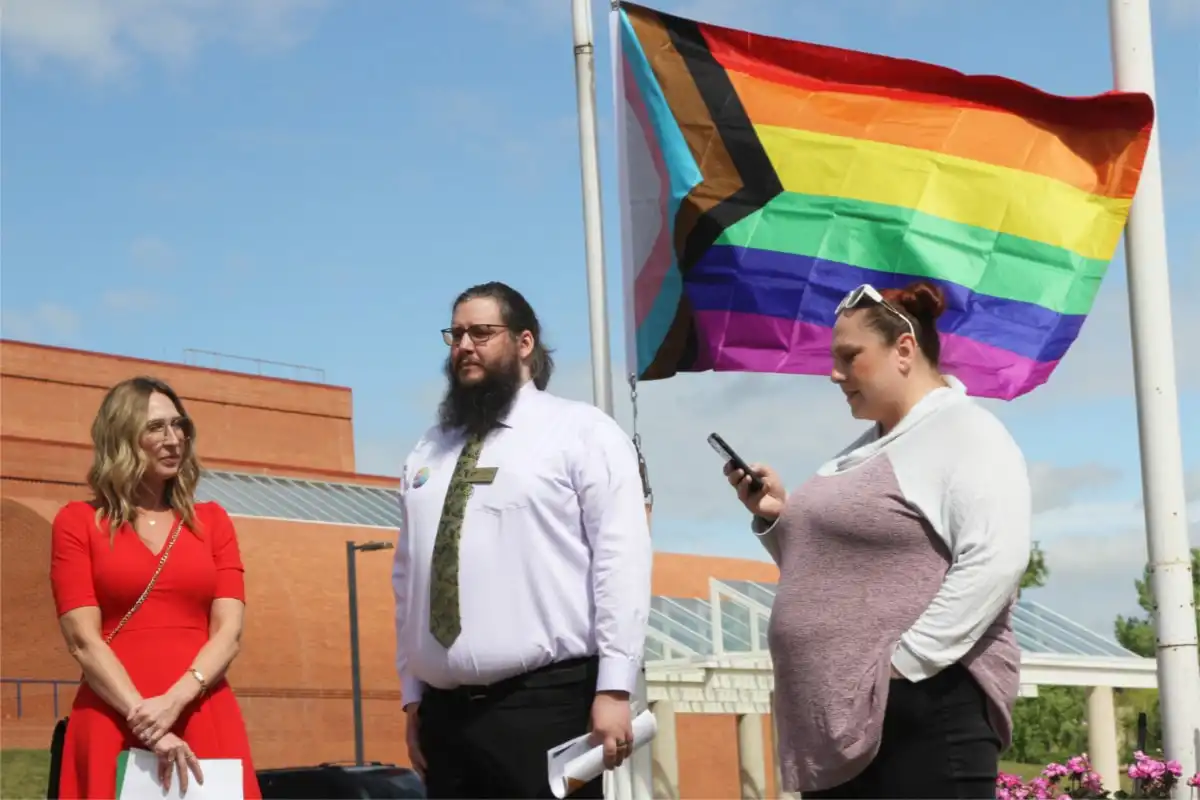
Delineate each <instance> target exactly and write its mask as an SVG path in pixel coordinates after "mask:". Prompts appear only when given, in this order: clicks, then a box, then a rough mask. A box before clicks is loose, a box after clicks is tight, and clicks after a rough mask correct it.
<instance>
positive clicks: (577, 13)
mask: <svg viewBox="0 0 1200 800" xmlns="http://www.w3.org/2000/svg"><path fill="white" fill-rule="evenodd" d="M571 29H572V32H573V35H574V39H575V99H576V102H577V104H578V106H579V156H580V162H579V166H580V173H581V178H582V181H583V242H584V251H585V254H586V263H587V284H588V322H589V327H590V329H591V338H592V397H593V402H595V404H596V405H597V406H599V407H600V408H601V409H602V410H603V411H604V412H605V413H606V414H608V415H609V416H612V414H613V392H612V355H611V353H610V351H609V341H608V307H607V305H608V304H607V300H606V292H607V287H606V284H605V278H604V226H603V217H602V209H601V197H600V157H599V150H600V145H599V141H598V137H597V133H596V55H595V46H594V43H593V36H592V4H591V0H571ZM633 700H634V701H635V702H636V703H637V704H639V705H640V706H643V707H645V705H646V678H645V675H644V674H643V675H641V676H640V677H639V679H638V686H637V691H636V693H635V696H634V698H633ZM634 713H636V710H635V712H634ZM633 763H637V765H638V769H637V774H636V775H635V774H634V770H633ZM649 768H650V763H649V759H648V758H642V759H631V761H629V762H626V764H625V765H622V767H621V768H620V769H618V770H616V771H614V772H613V773H612V774H611V775H610V776H608V777H607V779H606V783H605V786H606V791H605V793H606V795H607V796H608V797H609V798H612V800H627V799H628V798H635V800H649V798H650V788H649V787H650V785H651V784H650V781H651V775H650V769H649Z"/></svg>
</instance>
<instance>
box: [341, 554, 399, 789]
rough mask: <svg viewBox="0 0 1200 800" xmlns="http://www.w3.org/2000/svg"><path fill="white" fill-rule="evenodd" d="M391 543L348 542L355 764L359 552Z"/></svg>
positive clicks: (357, 751)
mask: <svg viewBox="0 0 1200 800" xmlns="http://www.w3.org/2000/svg"><path fill="white" fill-rule="evenodd" d="M392 546H393V545H392V543H391V542H363V543H362V544H358V543H357V542H351V541H348V542H346V584H347V589H348V591H347V594H349V596H350V695H351V697H352V698H353V700H354V763H355V764H358V765H359V766H361V765H362V763H363V714H362V678H361V677H360V675H359V656H358V567H357V563H356V562H357V556H358V554H359V552H363V553H367V552H370V551H372V550H391V549H392Z"/></svg>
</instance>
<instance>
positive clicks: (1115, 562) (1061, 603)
mask: <svg viewBox="0 0 1200 800" xmlns="http://www.w3.org/2000/svg"><path fill="white" fill-rule="evenodd" d="M1189 512H1190V514H1189V519H1190V520H1191V526H1190V528H1189V537H1188V538H1189V541H1190V543H1191V546H1193V547H1196V546H1200V504H1193V505H1192V506H1191V507H1189ZM1114 514H1115V516H1116V517H1117V518H1118V519H1119V520H1120V521H1131V520H1133V519H1136V520H1137V526H1136V527H1133V526H1130V527H1125V528H1124V529H1123V530H1121V531H1120V532H1116V533H1112V532H1110V533H1096V532H1088V531H1086V530H1085V528H1086V526H1085V525H1082V524H1080V525H1077V526H1075V528H1076V530H1075V531H1073V532H1072V533H1071V534H1066V535H1053V536H1052V537H1050V538H1048V540H1046V541H1044V542H1043V545H1042V549H1043V551H1045V553H1046V566H1047V567H1048V568H1049V571H1050V573H1049V579H1048V580H1047V583H1046V586H1045V588H1042V589H1036V590H1031V591H1030V593H1029V596H1030V598H1031V599H1033V600H1036V601H1038V602H1040V603H1044V604H1045V605H1047V606H1050V607H1051V608H1053V609H1054V610H1055V611H1058V612H1059V613H1060V614H1065V615H1066V616H1068V617H1070V618H1071V619H1073V620H1075V621H1076V622H1079V623H1080V624H1082V625H1085V626H1086V627H1088V628H1091V629H1092V630H1094V631H1096V632H1097V633H1101V634H1104V635H1106V636H1109V637H1111V636H1112V631H1113V620H1114V619H1115V618H1116V616H1117V615H1118V614H1124V615H1125V616H1129V615H1131V614H1136V615H1141V614H1143V613H1144V612H1143V611H1142V609H1141V608H1140V607H1139V606H1138V604H1137V591H1136V590H1135V588H1134V581H1136V580H1137V579H1138V578H1140V577H1141V576H1142V570H1143V569H1144V568H1145V565H1146V560H1147V556H1146V552H1147V551H1146V535H1145V533H1144V532H1143V531H1144V530H1145V528H1144V526H1143V525H1142V524H1141V514H1142V512H1141V510H1140V509H1138V508H1137V507H1136V505H1134V504H1129V505H1127V506H1126V507H1125V508H1124V509H1119V508H1117V507H1116V505H1115V504H1114V505H1102V506H1097V507H1094V508H1093V507H1089V506H1080V507H1077V509H1076V511H1075V515H1074V516H1075V517H1076V522H1083V521H1085V520H1091V521H1093V522H1096V523H1097V524H1098V526H1099V527H1101V528H1107V529H1109V530H1110V531H1111V530H1112V528H1113V527H1116V525H1114V524H1113V523H1114V519H1113V516H1114ZM1039 519H1040V518H1039ZM1060 533H1063V534H1065V531H1062V532H1060Z"/></svg>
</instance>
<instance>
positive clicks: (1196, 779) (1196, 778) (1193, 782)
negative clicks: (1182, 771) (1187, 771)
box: [1187, 772, 1200, 787]
mask: <svg viewBox="0 0 1200 800" xmlns="http://www.w3.org/2000/svg"><path fill="white" fill-rule="evenodd" d="M1187 785H1188V786H1192V787H1196V786H1200V772H1197V773H1196V774H1195V775H1193V776H1192V777H1190V778H1188V779H1187Z"/></svg>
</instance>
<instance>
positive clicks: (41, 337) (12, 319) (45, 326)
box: [0, 303, 81, 342]
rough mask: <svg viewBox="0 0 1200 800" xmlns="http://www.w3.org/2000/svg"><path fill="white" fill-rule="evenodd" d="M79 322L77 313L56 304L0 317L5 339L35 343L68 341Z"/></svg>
mask: <svg viewBox="0 0 1200 800" xmlns="http://www.w3.org/2000/svg"><path fill="white" fill-rule="evenodd" d="M80 322H81V320H80V317H79V312H77V311H75V310H74V309H72V308H68V307H67V306H64V305H60V304H58V303H41V304H39V305H37V306H35V307H34V308H33V309H31V310H28V311H24V310H8V311H5V312H4V313H3V316H0V325H2V326H3V329H4V335H5V337H7V338H12V339H23V340H25V341H37V342H45V341H50V342H55V341H61V340H64V339H69V338H71V337H72V336H74V335H75V334H76V333H77V332H78V331H79V326H80Z"/></svg>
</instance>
